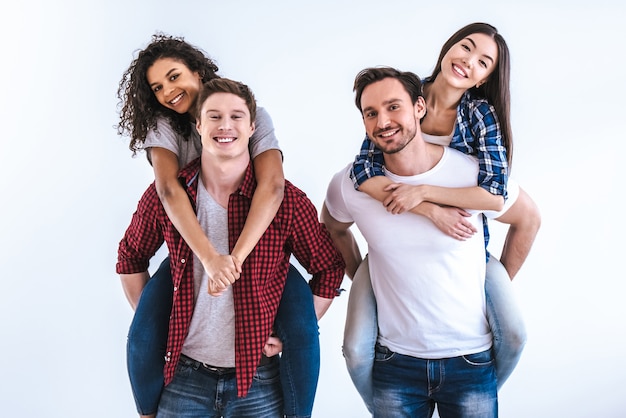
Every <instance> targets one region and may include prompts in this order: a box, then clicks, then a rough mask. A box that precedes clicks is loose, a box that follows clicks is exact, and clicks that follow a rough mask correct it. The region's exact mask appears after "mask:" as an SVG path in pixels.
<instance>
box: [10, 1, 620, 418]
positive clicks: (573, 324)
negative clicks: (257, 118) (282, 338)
mask: <svg viewBox="0 0 626 418" xmlns="http://www.w3.org/2000/svg"><path fill="white" fill-rule="evenodd" d="M299 3H302V4H299ZM438 3H439V2H435V1H429V2H426V1H409V0H407V1H395V0H387V1H370V0H362V1H358V2H357V1H354V2H340V1H317V2H307V3H305V2H291V1H286V0H285V1H282V2H279V1H268V2H262V1H247V2H246V1H237V0H230V1H222V2H219V3H218V2H210V1H203V2H200V1H198V2H191V1H144V2H131V1H119V0H108V1H100V2H97V3H95V2H94V3H91V2H86V1H70V0H61V1H58V2H51V1H50V2H48V1H43V0H40V1H28V0H25V1H21V2H11V6H10V8H7V7H5V8H4V9H5V10H3V13H2V16H3V19H2V21H3V23H2V25H0V34H1V35H2V49H1V52H2V55H3V59H2V64H1V65H0V76H1V77H0V86H2V88H0V93H1V94H0V97H1V98H2V100H1V101H0V118H1V119H0V120H1V122H2V126H3V132H2V134H0V196H1V198H0V199H1V200H0V211H1V212H0V215H1V216H0V238H1V240H0V284H1V285H2V286H1V290H0V317H1V318H2V325H0V335H1V337H0V338H1V340H0V342H1V344H0V360H1V366H0V370H1V371H0V415H2V416H5V417H39V416H46V417H61V418H71V417H82V416H92V417H132V416H135V412H134V403H133V400H132V396H131V392H130V386H129V383H128V378H127V375H126V366H125V343H126V332H127V328H128V325H129V323H130V320H131V317H132V311H131V309H130V307H129V305H128V304H127V302H126V300H125V298H124V296H123V293H122V289H121V286H120V283H119V279H118V277H117V276H116V274H115V270H114V264H115V260H116V250H117V244H118V242H119V239H120V238H121V236H122V234H123V231H124V230H125V228H126V226H127V224H128V222H129V220H130V216H131V214H132V212H133V211H134V209H135V206H136V203H137V201H138V199H139V197H140V195H141V193H142V192H143V190H144V189H145V188H146V186H147V185H148V184H149V182H150V181H151V180H152V171H151V169H150V167H149V166H148V164H147V163H146V161H145V158H144V156H143V155H139V156H138V157H137V158H134V159H133V158H131V153H130V151H129V150H128V149H127V145H128V139H127V138H120V137H119V136H117V134H116V131H115V129H114V125H115V124H116V123H117V117H118V116H117V98H116V95H115V94H116V90H117V85H118V82H119V79H120V77H121V75H122V72H123V71H124V70H125V69H126V68H127V66H128V65H129V63H130V62H131V60H132V59H133V57H134V56H135V55H134V53H135V51H136V50H137V49H139V48H143V47H144V46H145V45H146V44H147V43H148V42H149V41H150V37H151V35H152V34H153V33H154V32H155V31H157V30H161V31H164V32H166V33H169V34H172V35H182V36H184V37H185V38H186V39H187V40H188V41H189V42H191V43H193V44H195V45H198V46H200V47H202V48H203V49H204V50H205V51H207V52H208V53H209V54H210V55H211V56H212V57H213V58H215V59H216V61H217V63H218V65H219V67H220V74H222V75H223V76H227V77H230V78H234V79H236V80H241V81H243V82H245V83H247V84H248V85H250V87H251V88H252V89H253V90H254V92H255V93H256V96H257V99H258V101H259V104H260V105H262V106H264V107H265V108H267V110H268V111H269V112H270V114H271V116H272V118H273V120H274V124H275V126H276V130H277V134H278V136H279V139H280V142H281V147H282V149H283V152H284V155H285V163H284V166H285V172H286V176H287V177H288V178H289V179H290V180H291V181H293V182H294V183H295V184H296V185H298V186H299V187H300V188H302V189H303V190H304V191H305V192H307V194H308V195H309V197H310V198H311V199H312V200H313V202H314V203H315V204H316V206H317V207H318V209H319V208H321V204H322V201H323V198H324V194H325V190H326V185H327V183H328V181H329V180H330V178H331V176H332V174H333V173H334V172H336V171H337V170H339V169H340V168H341V167H343V166H344V165H345V164H347V163H348V162H349V161H350V160H351V159H352V158H353V156H354V154H355V153H356V152H357V150H358V148H359V145H360V143H361V139H362V136H363V128H362V122H361V119H360V115H359V113H358V111H357V109H356V108H355V107H354V104H353V93H352V82H353V79H354V76H355V75H356V73H357V72H358V71H359V70H361V69H362V68H365V67H368V66H374V65H390V66H394V67H398V68H400V69H403V70H411V71H414V72H416V73H417V74H419V75H422V76H424V75H428V74H429V73H430V71H431V70H432V68H433V66H434V64H435V60H436V58H437V56H438V53H439V50H440V48H441V45H442V44H443V42H444V41H445V40H446V39H447V38H448V37H449V36H450V35H451V34H452V33H453V32H454V31H455V30H456V29H458V28H460V27H461V26H464V25H465V24H467V23H471V22H474V21H486V22H489V23H492V24H494V25H495V26H497V27H498V29H499V30H500V32H501V33H502V34H503V36H504V37H505V39H506V40H507V42H508V44H509V47H510V50H511V54H512V117H513V129H514V136H515V154H514V166H513V176H514V177H515V178H516V179H517V180H518V182H519V183H520V184H521V185H522V186H523V187H524V188H525V189H526V190H527V191H528V192H529V193H530V194H531V196H532V197H533V198H534V199H535V200H536V202H537V203H538V205H539V206H540V208H541V210H542V215H543V226H542V228H541V231H540V233H539V235H538V237H537V241H536V243H535V246H534V248H533V250H532V253H531V255H530V257H529V258H528V260H527V263H526V264H525V265H524V267H523V269H522V271H521V272H520V273H519V275H518V277H517V278H516V280H515V282H514V283H515V286H516V290H517V292H518V294H519V296H520V298H521V300H522V305H523V307H524V314H525V317H526V320H527V325H528V331H529V341H528V344H527V347H526V350H525V352H524V355H523V358H522V360H521V362H520V364H519V366H518V368H517V370H516V371H515V373H514V374H513V376H512V377H511V379H510V380H509V382H508V383H507V384H506V385H505V387H504V388H503V390H502V391H501V392H500V414H501V416H503V417H507V418H508V417H522V418H528V417H569V418H578V417H580V418H583V417H585V418H586V417H604V418H607V417H608V418H611V417H619V416H623V414H624V411H625V410H626V396H625V395H626V391H625V389H624V387H626V386H625V384H626V377H625V376H626V360H625V358H624V353H626V336H625V331H626V329H625V328H626V327H625V325H624V319H625V318H626V307H625V306H626V303H625V302H624V296H623V293H624V285H623V281H624V278H626V277H625V276H626V275H625V274H624V270H623V268H622V262H623V258H622V257H624V255H623V252H624V245H623V237H624V235H625V233H626V229H625V227H624V220H623V216H622V210H621V209H622V206H621V204H622V203H621V201H622V199H623V192H624V174H623V169H620V170H618V168H617V164H618V161H621V160H622V158H621V153H622V152H623V150H622V145H623V143H624V139H625V134H624V130H625V126H624V110H626V106H625V105H624V97H625V93H626V87H625V86H626V84H625V83H624V69H625V66H624V64H625V61H624V47H625V40H626V36H625V35H626V30H625V29H624V17H625V16H626V13H625V12H624V9H623V7H622V6H619V5H618V2H617V1H614V2H612V1H609V0H596V1H594V2H588V1H585V2H583V1H565V0H563V1H561V0H555V1H549V0H548V1H545V0H544V1H535V0H531V1H526V2H519V3H518V2H507V1H495V0H492V1H474V2H465V1H457V0H450V1H446V2H441V4H438ZM492 231H493V234H494V235H495V237H494V239H493V240H492V244H491V247H490V248H491V250H492V252H493V253H495V254H496V255H498V254H499V249H498V246H499V245H501V243H502V237H503V235H504V233H505V229H504V228H503V227H502V226H501V225H496V224H495V223H493V226H492ZM363 252H365V248H363ZM349 285H350V284H349V282H348V281H347V280H346V281H345V282H344V287H345V288H349ZM346 302H347V297H346V296H343V297H341V298H339V299H338V300H337V301H336V302H335V303H334V304H333V306H332V307H331V310H330V312H329V313H328V314H327V316H326V317H325V318H323V319H322V321H321V341H322V348H323V352H322V367H321V369H322V372H321V377H320V385H319V389H318V396H317V399H316V406H315V411H314V415H315V416H317V417H324V418H326V417H330V418H334V417H342V418H345V417H363V416H366V413H365V409H364V408H363V406H362V404H361V402H360V399H359V398H358V396H357V394H356V391H355V390H354V388H353V386H352V384H351V382H350V380H349V377H348V375H347V372H346V369H345V364H344V362H343V358H342V356H341V348H340V347H341V336H342V332H343V322H344V318H345V308H346Z"/></svg>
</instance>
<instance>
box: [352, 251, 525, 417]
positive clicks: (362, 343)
mask: <svg viewBox="0 0 626 418" xmlns="http://www.w3.org/2000/svg"><path fill="white" fill-rule="evenodd" d="M485 292H486V301H487V320H488V321H489V326H490V327H491V333H492V334H493V344H494V345H493V351H494V356H495V367H496V375H497V380H498V389H500V387H501V386H502V384H504V382H505V381H506V380H507V379H508V377H509V376H510V375H511V373H512V372H513V369H514V368H515V366H516V365H517V362H518V361H519V359H520V356H521V354H522V350H523V348H524V345H525V343H526V328H525V326H524V321H523V318H522V315H521V311H520V309H519V306H518V304H517V301H516V299H515V294H514V292H513V288H512V284H511V280H510V278H509V275H508V274H507V272H506V270H505V269H504V266H502V263H500V261H498V259H496V258H495V257H493V256H491V257H489V262H488V263H487V271H486V277H485ZM377 337H378V323H377V314H376V299H375V298H374V293H373V290H372V283H371V280H370V274H369V266H368V262H367V257H365V260H363V262H362V263H361V265H360V266H359V268H358V269H357V271H356V274H355V275H354V278H353V280H352V286H351V287H350V296H349V298H348V309H347V314H346V325H345V330H344V336H343V355H344V358H345V360H346V366H347V368H348V373H349V375H350V377H351V379H352V382H353V384H354V386H355V388H356V389H357V391H358V392H359V394H360V395H361V398H362V399H363V402H364V403H365V406H366V407H367V409H368V410H369V411H370V412H372V411H373V406H372V402H373V401H372V391H373V389H372V363H373V359H374V345H375V343H376V339H377Z"/></svg>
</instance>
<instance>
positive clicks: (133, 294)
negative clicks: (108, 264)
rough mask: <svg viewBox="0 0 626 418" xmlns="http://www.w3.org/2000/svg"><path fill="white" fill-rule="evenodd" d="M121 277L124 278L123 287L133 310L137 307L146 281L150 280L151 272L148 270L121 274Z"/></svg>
mask: <svg viewBox="0 0 626 418" xmlns="http://www.w3.org/2000/svg"><path fill="white" fill-rule="evenodd" d="M120 279H121V280H122V288H123V289H124V294H125V295H126V299H128V303H130V306H131V307H132V308H133V310H135V309H137V304H138V303H139V297H140V296H141V292H142V291H143V288H144V287H145V286H146V283H147V282H148V280H150V274H149V273H148V272H147V271H144V272H143V273H133V274H120Z"/></svg>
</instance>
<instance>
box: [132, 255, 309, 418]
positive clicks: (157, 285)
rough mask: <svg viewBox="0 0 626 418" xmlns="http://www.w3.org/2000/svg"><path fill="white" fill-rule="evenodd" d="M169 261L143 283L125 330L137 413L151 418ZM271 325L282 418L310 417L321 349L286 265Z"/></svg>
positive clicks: (167, 307) (303, 287) (159, 382)
mask: <svg viewBox="0 0 626 418" xmlns="http://www.w3.org/2000/svg"><path fill="white" fill-rule="evenodd" d="M172 293H173V288H172V277H171V272H170V266H169V257H168V258H166V259H165V260H164V261H163V262H162V263H161V265H160V266H159V268H158V270H157V271H156V272H155V274H154V275H153V276H152V277H151V278H150V280H148V283H147V284H146V286H145V288H144V289H143V292H142V293H141V297H140V299H139V303H138V304H137V309H136V311H135V316H134V317H133V321H132V323H131V326H130V330H129V332H128V343H127V349H126V352H127V365H128V374H129V377H130V384H131V388H132V391H133V396H134V398H135V404H136V406H137V411H138V412H139V413H140V414H142V415H149V414H154V413H155V412H156V410H157V406H158V405H159V397H160V396H161V391H162V390H163V366H164V364H165V361H164V356H165V349H166V344H167V334H168V330H169V316H170V312H171V309H172ZM274 326H275V329H276V333H277V335H278V337H279V338H280V339H281V340H282V342H283V352H282V355H281V362H280V374H281V379H280V381H281V384H282V387H283V397H284V405H285V411H284V412H285V415H286V416H287V417H290V418H291V417H298V418H300V417H309V416H310V415H311V413H312V410H313V400H314V398H315V392H316V390H317V381H318V377H319V367H320V346H319V331H318V326H317V318H316V316H315V310H314V308H313V296H312V293H311V289H310V287H309V286H308V284H307V282H306V281H305V280H304V278H303V277H302V275H301V274H300V273H299V272H298V270H297V269H296V268H295V267H293V266H289V273H288V275H287V282H286V284H285V289H284V291H283V296H282V298H281V301H280V305H279V307H278V312H277V315H276V318H275V322H274Z"/></svg>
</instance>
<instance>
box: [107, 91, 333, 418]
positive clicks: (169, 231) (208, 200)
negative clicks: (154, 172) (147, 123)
mask: <svg viewBox="0 0 626 418" xmlns="http://www.w3.org/2000/svg"><path fill="white" fill-rule="evenodd" d="M196 108H197V115H196V126H197V129H198V131H199V132H200V135H201V137H202V146H203V150H202V155H201V157H200V158H199V159H198V160H196V161H194V162H192V163H190V164H189V165H188V166H187V167H185V168H184V169H183V170H182V171H181V172H180V175H179V178H180V181H181V182H182V184H183V185H184V186H185V188H186V190H187V193H188V195H189V198H190V200H191V202H192V204H193V205H194V207H195V209H196V213H197V216H198V219H199V221H200V223H201V225H202V226H203V228H204V229H205V231H206V232H207V234H208V236H209V239H211V241H212V243H213V245H214V246H216V248H219V249H220V251H221V252H222V253H223V254H229V253H230V250H231V249H232V248H231V246H232V245H233V243H234V242H236V239H237V236H238V235H239V234H240V233H241V230H242V228H243V225H244V222H245V219H246V216H247V213H248V210H249V208H250V203H251V199H252V196H253V193H254V190H255V187H256V182H255V177H254V172H253V166H252V164H251V161H250V154H249V151H248V140H249V138H250V136H251V135H252V132H253V131H254V123H253V122H252V121H254V118H255V113H256V104H255V100H254V97H253V95H252V93H251V92H250V90H249V89H248V88H247V87H246V86H245V85H243V84H241V83H238V82H234V81H231V80H227V79H214V80H211V81H210V82H208V83H206V84H205V86H204V88H203V90H202V91H201V92H200V95H199V97H198V105H197V106H196ZM163 241H165V242H166V243H167V246H168V250H169V252H170V258H171V269H172V280H173V285H174V294H173V308H172V313H171V317H170V326H169V339H168V343H167V350H166V358H165V360H166V364H165V370H164V374H165V385H166V386H165V389H164V391H163V394H162V396H161V401H160V403H159V409H158V416H159V417H184V416H197V415H198V414H201V415H205V416H211V417H219V416H249V417H282V410H283V408H282V391H281V387H280V384H279V370H278V362H279V359H278V356H276V354H278V353H279V352H280V341H279V340H277V339H276V338H274V337H271V335H272V324H273V322H274V317H275V315H276V310H277V308H278V304H279V301H280V297H281V295H282V290H283V286H284V284H285V278H286V276H287V271H288V269H289V258H290V256H291V255H292V254H293V255H294V256H295V257H296V259H297V260H298V261H299V262H300V264H301V265H302V266H303V267H304V268H306V269H307V271H308V272H309V273H310V274H311V275H312V279H311V281H310V286H311V290H312V292H313V298H314V305H315V310H316V314H317V317H318V319H319V318H320V317H321V316H322V315H323V314H324V313H325V312H326V310H327V309H328V307H329V306H330V303H331V302H332V299H333V298H334V297H335V296H337V294H338V289H339V287H340V285H341V281H342V279H343V275H344V269H345V264H344V262H343V259H342V257H341V255H340V253H339V252H338V251H337V249H336V248H335V247H334V245H333V243H332V241H331V239H330V236H329V234H328V232H327V230H326V228H325V227H324V225H323V224H320V222H319V220H318V216H317V211H316V209H315V207H314V205H313V204H312V203H311V201H310V200H309V199H308V198H307V197H306V195H305V194H304V193H303V192H302V191H301V190H299V189H298V188H296V187H295V186H293V185H292V184H291V183H289V182H288V181H286V182H285V195H284V199H283V203H282V205H281V207H280V209H279V211H278V213H277V214H276V217H275V218H274V221H273V222H272V224H271V225H270V226H269V228H268V229H267V231H266V232H265V234H264V235H263V237H262V238H261V240H260V241H259V243H258V244H257V246H256V247H255V249H254V251H253V252H252V253H251V254H250V256H249V257H248V258H247V260H246V262H245V263H244V264H243V267H242V271H241V273H240V276H239V277H216V278H212V280H211V281H209V279H208V277H207V275H206V273H205V272H204V270H203V269H202V265H201V264H200V263H199V262H197V260H194V256H193V253H192V251H191V249H190V248H189V247H188V246H187V244H186V243H185V241H184V240H183V239H182V238H181V237H180V235H179V234H178V232H177V231H176V229H175V228H174V226H173V225H172V223H171V222H170V221H169V219H168V217H167V215H166V214H165V210H164V209H163V206H162V205H161V202H160V200H159V197H158V195H157V193H156V190H155V187H154V184H153V185H151V186H150V187H149V188H148V190H147V191H146V192H145V193H144V195H143V197H142V198H141V200H140V202H139V205H138V208H137V211H136V212H135V214H134V215H133V218H132V221H131V224H130V226H129V227H128V229H127V231H126V234H125V235H124V238H123V239H122V241H121V242H120V246H119V254H118V263H117V272H118V273H119V274H120V275H121V278H122V284H123V286H124V290H125V292H126V295H127V297H128V298H129V301H130V302H131V304H132V303H135V304H136V302H137V300H138V298H139V296H140V294H141V290H142V289H143V286H144V285H145V283H146V281H147V280H148V279H149V275H148V272H147V270H148V264H149V260H150V258H151V257H152V256H153V255H154V253H155V252H156V251H157V250H158V248H159V247H160V246H161V245H162V243H163ZM224 257H226V258H227V257H228V255H225V256H224Z"/></svg>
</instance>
